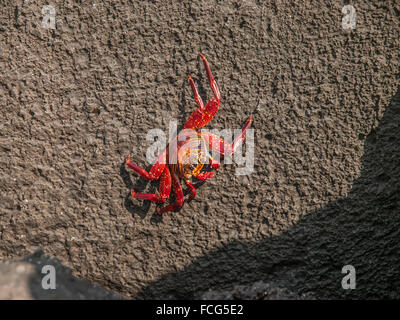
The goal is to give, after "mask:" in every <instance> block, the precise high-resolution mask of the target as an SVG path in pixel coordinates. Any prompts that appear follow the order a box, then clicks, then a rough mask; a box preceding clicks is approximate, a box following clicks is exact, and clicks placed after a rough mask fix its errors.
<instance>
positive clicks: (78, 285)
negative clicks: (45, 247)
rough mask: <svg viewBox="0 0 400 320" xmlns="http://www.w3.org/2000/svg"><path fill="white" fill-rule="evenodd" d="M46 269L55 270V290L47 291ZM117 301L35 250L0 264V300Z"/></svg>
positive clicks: (115, 296)
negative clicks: (49, 267) (46, 267)
mask: <svg viewBox="0 0 400 320" xmlns="http://www.w3.org/2000/svg"><path fill="white" fill-rule="evenodd" d="M45 266H52V267H54V271H55V278H54V284H55V289H52V288H49V287H47V286H46V284H49V283H50V282H49V281H50V280H49V281H47V279H45V280H44V283H45V288H47V289H45V288H43V286H42V281H43V277H45V276H46V275H49V274H50V273H49V271H47V270H46V269H43V267H45ZM31 299H36V300H50V299H51V300H119V299H121V297H119V296H118V295H116V294H115V293H112V292H109V291H107V290H105V289H103V288H100V287H99V286H96V285H93V284H91V283H89V281H86V280H80V279H77V278H75V277H74V276H72V273H71V270H70V269H69V268H67V267H65V266H63V265H62V264H61V263H60V261H58V260H57V259H51V258H49V257H47V256H46V255H45V254H44V253H43V252H42V251H40V250H39V251H36V252H35V253H33V254H32V255H29V256H27V257H25V258H23V259H15V260H6V261H2V262H0V300H31Z"/></svg>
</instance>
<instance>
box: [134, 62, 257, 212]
mask: <svg viewBox="0 0 400 320" xmlns="http://www.w3.org/2000/svg"><path fill="white" fill-rule="evenodd" d="M199 56H200V58H201V59H202V61H203V64H204V67H205V70H206V73H207V78H208V82H209V84H210V87H211V89H212V92H213V94H214V98H212V99H210V100H209V101H208V102H207V104H206V105H205V106H204V103H203V100H202V99H201V97H200V95H199V93H198V91H197V88H196V85H195V83H194V81H193V79H192V78H191V77H190V75H189V76H188V79H189V82H190V86H191V87H192V91H193V95H194V99H195V101H196V104H197V106H198V108H197V109H195V110H194V111H193V112H192V114H191V115H190V116H189V117H188V118H187V120H186V123H185V125H184V127H183V130H182V131H181V132H180V133H179V134H178V135H177V136H176V137H175V138H174V139H173V140H172V141H171V142H170V144H169V145H168V146H167V147H166V149H165V150H164V151H163V152H162V153H161V154H160V155H159V157H158V158H157V160H156V161H155V162H154V164H153V166H152V167H151V169H150V171H149V172H147V171H146V170H144V169H143V168H141V167H140V166H138V165H137V164H135V163H134V162H132V161H131V158H130V155H128V156H127V157H126V165H127V166H128V167H129V168H131V169H132V170H134V171H135V172H137V173H138V174H139V175H140V176H142V177H143V178H144V179H147V180H158V179H160V184H159V190H158V194H153V193H138V192H135V190H133V189H132V191H131V195H132V197H133V198H136V199H140V200H149V201H152V202H156V203H159V204H161V203H164V202H165V201H167V199H168V198H169V196H170V192H171V187H172V188H173V191H174V194H175V201H174V202H172V203H171V204H169V205H167V206H165V207H163V208H160V207H157V212H158V213H159V214H163V213H166V212H169V211H174V210H177V209H179V208H180V207H182V205H183V203H184V195H183V191H182V185H181V182H180V181H181V180H183V181H184V183H185V185H186V186H187V188H188V190H189V193H190V196H189V198H188V199H187V200H186V203H188V202H190V201H192V200H193V199H194V198H195V196H196V189H195V187H194V186H193V184H192V183H191V181H190V180H191V178H193V177H194V178H196V179H198V180H201V181H206V180H208V179H210V178H212V177H213V176H214V173H215V172H214V171H202V169H203V168H204V166H205V165H207V164H209V165H210V167H211V168H213V169H214V170H215V171H216V170H218V168H219V167H220V163H219V161H217V160H216V159H213V157H212V156H211V154H210V151H213V152H214V155H215V154H218V155H219V156H222V157H224V156H226V155H232V154H233V153H234V152H235V151H236V150H237V148H238V147H239V146H240V145H241V143H242V142H243V141H244V139H245V136H246V131H247V129H248V128H249V127H250V125H251V122H252V116H250V117H249V118H248V120H247V121H246V123H245V125H244V126H243V128H242V130H241V132H240V133H239V134H238V135H236V136H235V138H234V139H233V142H232V144H229V143H228V142H226V141H224V140H223V139H222V138H220V137H219V136H217V135H214V134H212V133H210V132H205V131H204V130H201V132H200V129H201V128H202V127H204V126H206V125H207V124H208V123H209V122H210V121H211V119H212V118H213V117H214V115H215V114H216V113H217V111H218V109H219V107H220V105H221V94H220V92H219V89H218V86H217V83H216V82H215V80H214V77H213V75H212V73H211V69H210V66H209V64H208V61H207V59H206V58H205V56H204V55H202V54H199Z"/></svg>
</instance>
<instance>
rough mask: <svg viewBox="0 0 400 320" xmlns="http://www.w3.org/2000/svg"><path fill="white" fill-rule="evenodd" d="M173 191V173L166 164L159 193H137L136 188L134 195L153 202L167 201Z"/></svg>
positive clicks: (133, 191)
mask: <svg viewBox="0 0 400 320" xmlns="http://www.w3.org/2000/svg"><path fill="white" fill-rule="evenodd" d="M170 192H171V174H170V171H169V169H168V167H167V166H166V167H165V168H164V171H163V173H162V175H161V180H160V186H159V187H158V193H159V194H154V193H136V192H135V190H133V189H132V197H134V198H136V199H140V200H150V201H153V202H158V203H162V202H165V201H166V200H167V199H168V198H169V194H170Z"/></svg>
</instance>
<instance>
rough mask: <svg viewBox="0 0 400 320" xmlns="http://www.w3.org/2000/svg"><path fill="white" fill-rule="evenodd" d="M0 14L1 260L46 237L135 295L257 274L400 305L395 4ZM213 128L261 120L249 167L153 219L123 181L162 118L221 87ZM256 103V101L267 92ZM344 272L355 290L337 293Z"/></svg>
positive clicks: (115, 7)
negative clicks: (350, 26)
mask: <svg viewBox="0 0 400 320" xmlns="http://www.w3.org/2000/svg"><path fill="white" fill-rule="evenodd" d="M52 5H53V6H54V7H55V10H56V29H55V30H52V29H44V28H42V24H41V22H42V18H43V16H42V14H41V10H42V4H39V2H37V1H22V0H18V1H11V0H4V1H2V9H1V10H0V152H1V153H0V157H1V158H0V197H1V198H0V258H1V259H15V258H17V257H20V256H24V255H27V254H30V253H31V252H33V251H35V250H36V249H37V248H42V249H43V250H44V252H45V253H46V254H47V255H49V256H51V257H57V258H58V259H59V260H60V261H61V262H62V263H63V264H64V265H66V266H67V267H69V268H71V270H72V274H73V276H74V277H77V278H79V279H87V280H89V281H91V282H92V283H96V284H98V285H99V286H101V287H103V288H106V289H108V290H112V291H114V292H117V293H118V294H120V295H123V296H124V297H128V298H142V299H149V298H190V297H195V296H196V294H198V293H199V292H205V291H207V290H208V289H212V290H215V291H219V290H222V289H224V288H227V287H233V286H234V285H247V286H251V285H252V284H253V283H255V282H257V281H264V282H265V283H282V285H283V287H286V288H288V290H290V291H291V292H296V293H298V294H299V295H300V296H301V295H302V294H306V293H310V292H311V293H313V294H314V295H315V296H316V297H318V298H324V297H326V298H400V290H399V288H400V283H399V281H400V275H399V272H400V257H399V254H398V253H399V252H400V247H399V246H400V241H399V239H400V234H399V232H400V215H399V212H400V196H399V194H400V173H399V168H400V166H399V159H400V154H399V149H400V148H399V147H398V146H399V145H400V142H399V137H400V133H399V127H400V126H399V123H400V121H399V114H400V111H399V103H398V94H397V95H396V93H398V85H399V80H398V72H399V67H400V59H399V48H400V37H399V34H400V24H399V12H400V3H399V2H398V1H397V2H396V1H357V2H355V3H354V6H355V9H356V14H357V15H356V17H357V18H356V19H357V20H356V21H357V25H356V28H355V29H354V30H344V29H343V28H342V19H343V17H344V14H343V13H342V7H343V3H342V2H340V1H332V2H327V1H319V2H315V1H298V2H297V3H296V4H293V1H288V0H282V1H275V0H273V1H270V0H267V1H251V0H246V1H210V0H207V1H201V2H197V1H126V0H121V1H110V2H104V1H92V0H88V1H79V2H78V1H72V0H66V1H64V0H63V1H61V0H55V1H52ZM199 52H201V53H203V54H205V55H206V56H207V58H208V60H209V62H210V64H211V67H212V70H213V73H214V76H215V78H216V81H217V83H218V85H219V87H220V91H221V94H222V106H221V108H220V110H219V112H218V113H217V115H216V116H215V118H214V119H213V120H212V122H211V123H210V124H209V125H208V126H207V128H213V129H219V130H222V129H224V128H230V129H236V128H240V127H241V125H242V124H243V123H244V121H245V120H246V119H247V117H248V116H249V115H250V114H251V113H252V112H253V117H254V124H253V126H252V128H253V129H255V150H254V171H253V172H252V173H251V174H250V175H241V176H239V175H235V170H236V169H237V168H238V167H240V166H239V165H238V164H233V165H225V166H223V167H222V168H221V170H220V171H219V172H218V173H217V174H216V176H215V177H214V178H213V179H211V180H210V181H208V182H207V183H205V184H203V185H202V186H200V187H199V188H198V189H197V198H196V200H194V201H192V202H191V203H190V204H185V205H184V206H183V208H182V210H180V211H179V212H175V213H170V214H166V215H164V216H162V217H161V218H160V217H159V216H158V215H157V214H156V212H155V205H154V204H150V203H148V202H142V201H138V200H132V199H131V198H130V189H131V188H135V190H136V191H138V192H141V191H144V190H147V191H155V190H156V189H157V183H153V182H151V183H147V182H146V181H144V180H143V179H141V178H139V177H138V175H136V174H135V173H132V172H131V171H129V170H128V169H127V168H126V167H125V165H124V160H125V157H126V155H127V154H131V157H132V158H133V159H134V161H135V162H137V163H138V164H139V165H142V166H144V167H146V166H147V167H148V166H149V163H148V162H147V161H146V152H147V150H148V148H149V147H150V146H151V145H152V143H153V141H148V140H146V136H147V134H148V132H149V131H150V130H152V129H157V128H159V129H162V130H163V131H164V132H166V133H168V128H169V123H170V122H172V121H177V122H178V124H179V126H180V127H182V126H183V124H184V121H185V119H186V118H187V117H188V116H189V114H190V113H191V112H192V111H193V110H194V108H195V102H194V99H193V97H192V93H191V90H190V86H189V83H188V82H187V75H188V74H189V73H190V74H191V75H192V77H193V78H194V80H195V82H196V83H197V84H198V86H199V91H200V94H201V95H202V96H203V98H204V99H206V98H210V97H211V90H210V88H209V87H208V84H207V81H206V76H205V72H204V69H203V66H202V65H201V61H200V60H199V59H198V57H197V55H198V53H199ZM258 101H260V105H259V107H258V109H257V110H254V108H255V106H256V105H257V102H258ZM347 264H351V265H353V266H354V267H355V268H356V271H357V289H356V290H343V289H342V287H341V279H342V277H343V276H344V275H343V274H342V273H341V270H342V267H343V266H344V265H347Z"/></svg>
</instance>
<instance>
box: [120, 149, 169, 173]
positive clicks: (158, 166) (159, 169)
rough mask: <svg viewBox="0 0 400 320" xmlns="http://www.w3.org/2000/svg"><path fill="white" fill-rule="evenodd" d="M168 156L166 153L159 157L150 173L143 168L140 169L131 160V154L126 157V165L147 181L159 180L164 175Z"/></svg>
mask: <svg viewBox="0 0 400 320" xmlns="http://www.w3.org/2000/svg"><path fill="white" fill-rule="evenodd" d="M166 154H167V152H166V151H164V152H163V153H162V154H161V155H160V156H159V157H158V159H157V160H156V162H155V163H154V165H153V166H152V167H151V169H150V172H147V171H146V170H144V169H143V168H141V167H139V166H138V165H137V164H136V163H134V162H132V161H131V160H130V155H129V154H128V156H127V157H126V165H127V166H128V167H129V168H131V169H132V170H134V171H136V172H137V173H138V174H140V175H141V176H142V177H143V178H145V179H147V180H157V179H158V178H159V177H160V176H161V174H162V173H163V171H164V168H165V167H166Z"/></svg>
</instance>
